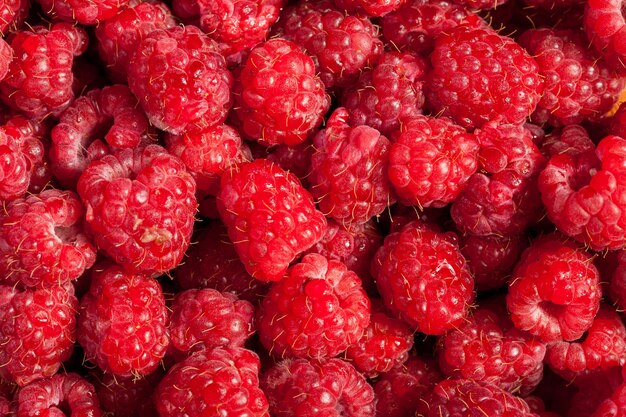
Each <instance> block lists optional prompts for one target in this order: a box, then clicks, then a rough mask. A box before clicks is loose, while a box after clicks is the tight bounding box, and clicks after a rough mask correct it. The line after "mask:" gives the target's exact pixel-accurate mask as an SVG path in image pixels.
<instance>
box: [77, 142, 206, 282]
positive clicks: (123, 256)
mask: <svg viewBox="0 0 626 417" xmlns="http://www.w3.org/2000/svg"><path fill="white" fill-rule="evenodd" d="M195 188H196V187H195V182H194V180H193V178H192V177H191V175H190V174H189V173H188V172H187V171H186V169H185V166H184V164H183V163H182V162H181V161H180V160H179V159H178V158H176V157H175V156H172V155H170V154H168V153H167V151H166V150H165V149H164V148H162V147H160V146H158V145H149V146H147V147H145V148H137V149H134V150H133V149H124V150H121V151H118V152H116V153H114V154H112V155H106V156H104V157H102V158H101V159H98V160H96V161H93V162H91V163H90V164H89V165H88V166H87V168H85V170H84V171H83V173H82V175H81V176H80V179H79V181H78V186H77V189H78V194H79V195H80V197H81V199H82V201H83V204H84V205H85V207H86V215H85V220H86V227H87V229H88V230H89V231H90V232H91V233H92V234H93V235H94V240H95V243H96V246H97V247H98V249H100V250H102V251H103V252H104V253H105V254H106V255H107V256H109V257H110V258H112V259H113V260H115V261H116V262H117V263H119V264H121V265H123V267H124V269H125V270H127V271H129V272H141V273H146V274H153V273H162V272H165V271H168V270H170V269H172V268H174V267H175V266H177V265H178V264H179V263H180V261H181V259H182V257H183V253H184V252H185V250H186V249H187V247H188V246H189V241H190V238H191V232H192V228H193V222H194V214H195V210H196V199H195V197H194V193H195Z"/></svg>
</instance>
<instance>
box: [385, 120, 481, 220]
mask: <svg viewBox="0 0 626 417" xmlns="http://www.w3.org/2000/svg"><path fill="white" fill-rule="evenodd" d="M394 139H395V140H394V142H393V144H392V145H391V153H390V155H389V181H391V184H392V185H393V187H394V189H395V191H396V193H397V194H398V199H399V201H400V202H401V203H402V204H405V205H408V206H411V205H415V206H418V207H420V208H424V207H444V206H446V205H447V204H448V203H450V202H452V201H454V200H455V199H456V198H457V197H458V196H459V195H460V194H461V192H462V191H463V189H464V187H465V184H466V183H467V181H468V179H469V177H470V176H471V175H472V174H473V173H474V172H475V171H476V169H477V167H478V161H477V157H478V149H479V144H478V141H477V139H476V138H475V137H474V135H471V134H469V133H466V132H465V130H464V129H463V128H462V127H460V126H458V125H455V124H454V123H453V122H452V121H451V120H450V119H447V118H445V117H443V118H434V117H429V116H416V117H414V118H413V119H411V120H410V121H409V122H408V123H407V124H405V125H403V126H402V129H401V130H400V132H399V134H398V135H397V136H396V137H395V138H394Z"/></svg>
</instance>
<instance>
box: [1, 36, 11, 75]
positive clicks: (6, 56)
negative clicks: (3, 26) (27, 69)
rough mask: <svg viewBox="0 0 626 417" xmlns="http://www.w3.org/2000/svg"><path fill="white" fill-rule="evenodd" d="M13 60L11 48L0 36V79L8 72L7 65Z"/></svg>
mask: <svg viewBox="0 0 626 417" xmlns="http://www.w3.org/2000/svg"><path fill="white" fill-rule="evenodd" d="M12 60H13V49H12V48H11V45H9V44H8V43H7V42H6V41H5V40H4V39H1V38H0V80H2V79H3V78H4V77H6V75H7V74H8V73H9V66H10V65H11V61H12Z"/></svg>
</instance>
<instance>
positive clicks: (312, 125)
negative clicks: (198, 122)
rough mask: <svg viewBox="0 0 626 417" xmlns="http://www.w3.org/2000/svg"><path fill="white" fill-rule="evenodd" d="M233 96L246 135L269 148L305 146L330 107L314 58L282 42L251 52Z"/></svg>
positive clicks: (294, 45)
mask: <svg viewBox="0 0 626 417" xmlns="http://www.w3.org/2000/svg"><path fill="white" fill-rule="evenodd" d="M235 98H236V102H237V105H236V107H235V114H236V117H237V119H238V121H239V123H240V124H241V126H242V130H243V132H244V134H245V135H246V136H248V137H249V138H251V139H255V140H259V141H260V142H261V143H263V144H266V145H276V144H281V143H284V144H286V145H288V146H294V145H297V144H299V143H302V142H304V141H305V140H306V139H307V138H308V137H309V136H310V135H311V134H312V133H313V132H314V131H315V129H316V128H317V127H318V126H319V125H320V124H321V123H322V121H323V116H324V113H326V111H328V108H329V107H330V98H329V97H328V95H327V94H326V92H325V90H324V84H323V83H322V82H321V80H320V79H319V77H318V76H317V75H316V74H315V65H314V64H313V60H312V59H311V57H309V56H308V55H307V54H306V53H305V52H304V51H303V50H302V49H300V47H298V45H296V44H295V43H293V42H289V41H286V40H283V39H272V40H269V41H267V42H264V43H262V44H260V45H259V46H257V47H256V48H254V49H253V50H252V51H251V52H250V55H248V59H247V60H246V62H245V64H244V65H243V68H242V69H241V73H240V75H239V78H238V80H237V82H236V83H235Z"/></svg>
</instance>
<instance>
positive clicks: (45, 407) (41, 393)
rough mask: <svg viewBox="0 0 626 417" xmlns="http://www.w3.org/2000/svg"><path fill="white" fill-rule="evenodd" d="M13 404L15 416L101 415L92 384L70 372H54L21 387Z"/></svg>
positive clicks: (96, 416)
mask: <svg viewBox="0 0 626 417" xmlns="http://www.w3.org/2000/svg"><path fill="white" fill-rule="evenodd" d="M16 403H17V410H16V415H17V416H19V417H27V416H50V417H52V416H54V417H64V416H66V415H68V416H69V415H71V416H89V417H100V416H102V415H103V412H102V410H101V409H100V404H99V402H98V397H97V396H96V392H95V389H94V387H93V385H91V384H90V383H89V382H87V381H86V380H85V379H83V377H81V376H79V375H78V374H74V373H70V374H57V375H54V376H51V377H50V378H47V379H42V380H40V381H35V382H33V383H31V384H29V385H27V386H25V387H24V388H22V389H21V390H20V391H19V392H18V394H17V396H16ZM66 413H67V414H66Z"/></svg>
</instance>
